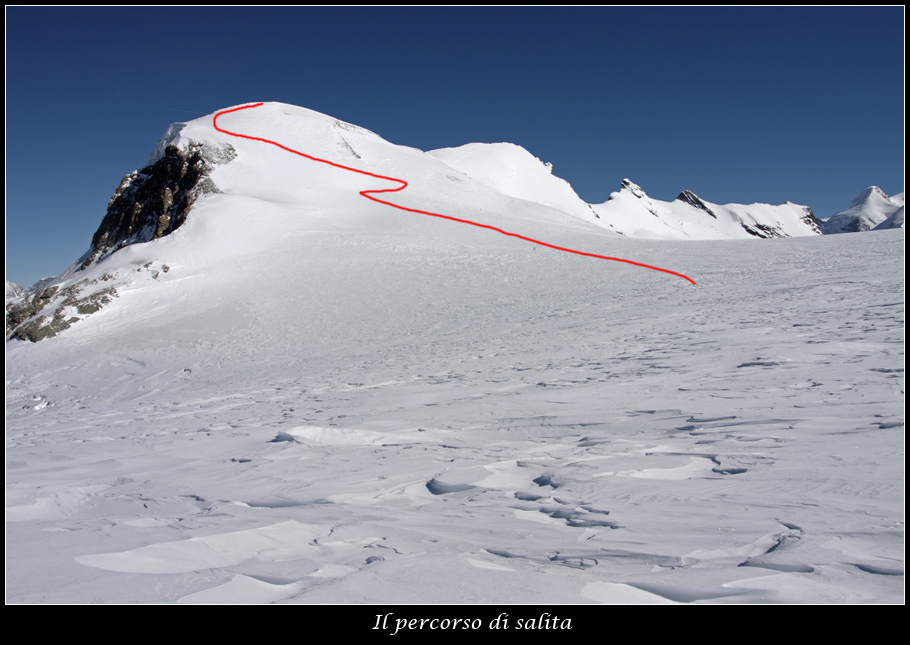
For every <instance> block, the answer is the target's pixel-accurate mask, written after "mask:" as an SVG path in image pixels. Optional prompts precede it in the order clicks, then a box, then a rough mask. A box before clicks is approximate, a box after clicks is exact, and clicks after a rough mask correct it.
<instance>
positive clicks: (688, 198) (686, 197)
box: [676, 190, 717, 219]
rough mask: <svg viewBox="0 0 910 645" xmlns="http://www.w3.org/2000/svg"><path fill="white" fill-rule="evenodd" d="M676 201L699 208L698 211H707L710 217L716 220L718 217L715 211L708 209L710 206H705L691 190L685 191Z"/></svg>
mask: <svg viewBox="0 0 910 645" xmlns="http://www.w3.org/2000/svg"><path fill="white" fill-rule="evenodd" d="M676 199H677V200H679V201H681V202H685V203H687V204H688V205H689V206H694V207H695V208H697V209H699V210H703V211H705V212H706V213H707V214H708V215H710V216H711V217H713V218H714V219H717V215H715V214H714V211H712V210H711V209H710V208H708V205H707V204H705V203H704V202H703V201H702V200H701V199H700V198H699V196H698V195H696V194H695V193H693V192H692V191H690V190H684V191H682V192H681V193H680V194H679V196H678V197H677V198H676Z"/></svg>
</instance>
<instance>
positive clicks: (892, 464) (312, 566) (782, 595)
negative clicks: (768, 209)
mask: <svg viewBox="0 0 910 645" xmlns="http://www.w3.org/2000/svg"><path fill="white" fill-rule="evenodd" d="M345 136H346V137H350V139H349V143H350V145H351V146H352V147H353V148H354V149H355V150H356V151H357V153H358V154H360V155H362V156H363V157H364V158H367V157H369V156H370V155H371V154H372V153H371V150H370V147H369V145H368V143H366V139H358V138H357V136H358V135H357V134H356V133H351V132H348V131H345ZM364 136H366V135H364ZM238 153H239V155H241V156H242V155H243V154H245V151H244V150H241V149H240V147H238ZM240 158H241V157H240V156H239V157H238V161H239V160H240ZM234 165H235V164H234V163H231V164H228V165H226V166H224V167H223V170H224V171H225V172H230V169H231V167H232V166H234ZM442 181H443V182H444V181H447V180H444V179H443V180H442ZM219 185H220V184H219ZM225 185H229V182H226V183H225ZM440 185H444V184H443V183H441V184H440ZM345 188H346V189H348V188H349V186H345ZM355 197H356V194H355ZM358 199H360V198H358ZM227 200H228V195H221V196H217V195H216V196H214V197H212V198H211V199H207V200H206V203H207V204H209V205H208V206H206V205H205V204H204V205H203V206H202V207H201V208H202V211H201V212H200V217H198V218H197V219H196V222H195V223H194V222H193V221H192V220H190V221H188V222H187V223H186V225H185V226H184V227H183V228H181V229H180V231H177V232H175V234H174V235H172V236H169V238H167V239H170V238H174V239H173V240H172V241H170V242H165V241H160V249H165V250H167V253H168V254H169V255H171V256H173V257H176V258H179V259H181V262H172V263H171V270H170V271H169V272H167V273H166V274H164V273H162V274H161V275H160V276H159V277H158V278H157V279H146V278H144V277H143V276H145V273H136V272H135V271H134V273H135V275H136V276H137V278H136V280H137V281H136V282H134V283H130V284H126V285H124V288H123V289H122V290H121V293H120V297H118V298H117V299H115V300H114V301H113V302H111V303H110V304H109V305H108V306H107V307H106V308H105V309H103V310H101V311H99V312H98V313H96V314H93V315H92V316H91V317H90V318H88V319H87V320H86V321H85V322H83V323H81V324H80V325H77V326H74V327H73V328H72V329H70V330H68V331H67V334H62V335H60V336H57V337H55V338H50V339H47V340H46V341H43V342H42V343H38V344H31V343H18V344H14V345H11V346H9V347H8V350H7V397H6V403H7V407H6V425H7V439H6V456H7V462H6V467H7V484H6V500H7V501H6V504H7V508H6V514H7V515H6V516H7V544H6V547H7V561H6V568H7V601H8V602H14V603H25V602H38V603H51V602H79V603H89V602H118V603H128V602H144V603H150V602H165V603H168V602H184V603H193V602H203V603H211V602H254V603H332V602H345V603H360V602H366V603H398V602H400V603H424V602H429V603H437V602H445V603H466V602H472V603H536V604H541V603H542V604H556V603H615V602H635V603H650V602H654V603H799V602H811V603H822V602H824V603H901V602H903V601H904V591H903V588H904V555H903V553H904V529H903V516H904V496H903V443H904V416H903V415H904V412H903V404H904V389H903V388H904V386H903V380H904V372H903V364H904V358H903V346H904V331H903V330H904V304H903V302H904V295H903V290H904V279H903V261H904V260H903V241H904V240H903V232H902V231H899V230H898V231H881V232H869V233H865V234H864V235H861V236H849V235H843V236H831V237H806V238H794V239H778V240H766V241H762V242H753V241H726V242H697V241H689V242H667V241H660V242H649V241H641V240H638V241H636V240H618V241H614V242H613V244H614V245H616V247H617V248H621V249H622V251H623V252H624V253H629V254H631V255H632V256H634V257H659V258H661V260H662V261H664V262H665V263H666V264H667V265H669V266H679V267H681V268H682V269H684V270H685V271H686V272H690V273H692V274H693V275H698V276H699V286H698V288H691V289H690V288H682V289H681V288H679V287H678V286H677V285H676V284H673V283H671V282H669V281H668V280H666V279H665V278H663V277H662V276H659V275H657V274H655V273H654V272H650V271H641V270H639V269H637V268H636V267H632V266H623V265H618V264H617V265H611V266H610V270H595V269H593V268H592V264H591V263H590V262H588V261H587V260H586V259H585V258H579V257H575V256H570V255H568V254H551V257H547V258H546V259H545V260H544V259H541V254H542V253H543V251H542V250H538V251H534V250H532V248H531V247H530V245H526V244H517V243H514V242H512V241H511V240H509V239H507V238H504V237H502V236H488V235H484V234H483V232H482V231H477V232H473V231H464V232H461V233H459V235H461V236H460V237H459V236H452V237H451V238H450V239H440V238H439V236H438V232H437V231H436V230H435V226H432V225H435V222H427V223H425V222H423V221H422V220H426V219H427V218H421V217H420V216H417V215H413V218H414V219H412V220H409V221H407V222H398V223H390V224H389V226H390V228H377V229H375V230H373V232H372V233H371V234H369V235H367V234H364V233H363V232H361V233H360V234H356V235H352V234H351V231H350V229H344V230H343V231H341V232H339V231H337V230H335V229H333V228H332V222H333V221H334V220H330V219H325V220H322V221H321V225H320V226H321V228H320V227H314V226H312V225H310V228H306V227H304V226H303V225H299V224H295V223H297V222H300V218H299V211H296V210H294V209H288V210H282V209H278V210H274V207H269V208H271V209H272V210H267V209H265V208H264V207H261V206H260V205H257V204H258V202H256V201H255V200H248V201H244V202H243V203H244V204H245V205H246V206H248V207H249V208H250V209H257V208H261V210H258V211H256V212H257V213H260V214H261V217H262V218H264V222H265V223H267V224H269V225H270V226H271V227H273V228H274V227H276V226H277V227H280V228H281V230H283V231H284V232H285V234H284V235H282V236H281V237H279V238H277V239H272V238H268V239H269V244H267V245H265V244H263V245H262V246H261V247H260V246H259V244H260V243H261V240H263V239H266V238H267V236H268V235H269V232H268V230H265V228H267V227H264V229H263V230H260V231H252V232H251V233H249V234H248V235H247V236H245V237H244V239H243V242H244V243H241V241H240V240H238V239H237V238H236V237H234V236H233V234H232V233H231V231H233V230H234V225H235V223H236V222H237V221H239V219H237V218H236V217H234V216H233V215H232V213H231V212H230V211H225V210H217V209H215V208H214V206H213V204H214V205H215V206H217V205H218V204H222V205H223V204H226V203H228V201H227ZM361 201H363V200H361ZM209 209H211V210H209ZM712 209H713V206H712ZM535 212H536V211H535ZM216 214H217V216H216ZM370 216H371V215H370ZM707 216H708V215H706V217H707ZM402 217H405V218H406V217H409V216H408V215H404V214H403V215H402ZM363 220H364V221H369V216H367V215H364V216H363ZM382 221H383V222H386V221H387V220H382ZM399 225H400V226H402V227H403V230H406V231H407V235H405V233H403V232H400V231H399V229H398V228H396V227H397V226H399ZM422 225H423V226H422ZM295 226H299V228H295ZM282 227H283V228H282ZM462 228H466V227H462ZM201 229H204V230H205V231H206V232H207V233H208V234H209V237H206V238H202V237H199V236H198V235H197V233H198V232H199V231H200V230H201ZM575 230H576V229H570V232H568V233H567V232H563V233H562V235H564V239H565V240H566V241H567V242H580V243H584V241H585V240H586V239H587V238H585V237H584V236H583V235H582V234H581V233H572V232H571V231H575ZM579 236H581V237H579ZM493 237H496V238H502V239H495V240H494V239H490V238H493ZM210 238H213V239H215V240H217V241H219V242H220V243H222V245H223V243H225V241H230V242H232V243H233V244H234V246H233V248H234V249H235V250H236V255H235V256H234V257H235V261H234V262H233V263H232V262H228V261H225V260H224V259H223V258H222V256H220V255H217V253H216V252H215V250H213V248H212V247H208V246H206V244H204V243H200V240H202V239H210ZM182 244H186V245H187V246H186V248H191V249H193V252H194V253H195V255H192V254H190V253H188V252H186V253H182V252H181V251H182V249H183V247H182V246H181V245H182ZM131 248H133V247H131ZM219 248H220V247H219ZM260 248H266V249H268V250H269V252H268V253H264V252H263V253H260V251H259V249H260ZM124 251H128V253H127V254H126V256H124V257H129V258H131V261H135V262H140V261H143V260H145V257H144V256H143V255H142V253H144V252H145V251H143V249H142V248H139V247H138V246H137V247H136V248H134V250H133V251H129V250H128V249H124V250H123V251H120V252H118V254H117V255H119V254H121V253H124ZM130 254H132V255H130ZM117 255H115V256H114V257H117ZM162 259H169V258H162ZM278 259H280V260H281V261H278ZM241 260H242V261H241ZM605 264H606V263H600V264H599V265H597V266H601V267H602V266H603V265H605ZM138 266H139V267H141V266H143V265H142V264H139V265H138ZM200 267H203V268H206V270H205V271H202V270H201V268H200ZM212 267H214V268H216V269H217V270H212ZM139 278H142V280H139Z"/></svg>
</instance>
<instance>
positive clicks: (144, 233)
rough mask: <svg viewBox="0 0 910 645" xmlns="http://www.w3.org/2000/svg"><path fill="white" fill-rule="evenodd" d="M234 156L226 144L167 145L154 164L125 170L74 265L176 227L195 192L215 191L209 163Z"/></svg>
mask: <svg viewBox="0 0 910 645" xmlns="http://www.w3.org/2000/svg"><path fill="white" fill-rule="evenodd" d="M236 156H237V153H236V152H235V151H234V148H233V147H231V146H230V145H227V144H224V145H222V146H205V145H203V144H201V143H190V144H188V145H187V146H186V147H183V148H181V147H177V146H173V145H169V146H167V147H166V148H165V149H164V154H163V155H162V156H160V158H158V159H157V160H156V161H155V162H154V163H152V164H150V165H148V166H146V167H145V168H143V169H142V170H140V171H133V172H131V173H130V174H128V175H127V176H126V177H124V178H123V180H122V181H121V182H120V185H119V186H118V187H117V192H115V193H114V196H113V197H111V199H110V201H109V202H108V207H107V214H106V215H105V216H104V219H103V220H102V221H101V226H99V227H98V230H97V231H96V232H95V235H94V236H93V237H92V245H91V248H90V249H89V251H88V253H86V255H85V257H84V258H83V260H82V264H81V265H80V267H79V269H80V270H83V269H85V268H87V267H88V266H89V265H91V264H92V263H94V262H96V261H98V260H100V259H101V258H103V257H105V256H106V255H108V254H110V253H113V252H114V251H117V250H118V249H121V248H123V247H124V246H127V245H129V244H136V243H138V242H150V241H151V240H155V239H158V238H159V237H164V236H165V235H169V234H171V233H173V232H174V231H175V230H177V229H178V228H180V226H181V225H182V224H183V223H184V222H185V221H186V218H187V215H188V214H189V211H190V209H191V208H192V206H193V204H194V203H195V201H196V200H197V199H198V198H199V197H200V196H201V195H203V194H205V193H217V192H220V191H219V190H218V187H217V186H215V184H214V182H212V180H211V178H210V177H209V175H210V174H211V172H212V170H213V169H214V167H215V166H216V165H217V164H224V163H228V162H230V161H231V160H232V159H234V158H235V157H236ZM153 158H154V155H153Z"/></svg>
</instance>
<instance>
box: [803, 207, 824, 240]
mask: <svg viewBox="0 0 910 645" xmlns="http://www.w3.org/2000/svg"><path fill="white" fill-rule="evenodd" d="M803 210H804V211H806V214H805V215H803V217H802V220H803V221H804V222H805V223H806V225H807V226H809V227H811V228H812V230H814V231H815V232H816V233H818V234H819V235H822V223H821V222H820V221H819V220H818V219H817V218H816V217H815V213H813V212H812V209H811V208H809V207H808V206H803Z"/></svg>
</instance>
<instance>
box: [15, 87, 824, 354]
mask: <svg viewBox="0 0 910 645" xmlns="http://www.w3.org/2000/svg"><path fill="white" fill-rule="evenodd" d="M221 115H222V116H221V117H220V118H221V123H222V124H227V125H226V127H227V130H225V129H224V128H219V127H216V126H215V119H214V115H212V116H209V117H205V118H202V119H197V120H195V121H191V122H188V123H175V124H173V125H171V126H170V127H169V128H168V130H167V132H166V133H165V135H164V136H163V137H162V139H161V140H160V141H159V142H158V143H157V145H156V146H155V149H154V151H153V153H152V155H151V157H150V158H149V161H148V164H147V166H146V167H144V168H143V169H142V170H139V171H134V172H131V173H129V174H128V175H126V176H125V177H124V178H123V180H122V181H121V183H120V185H119V186H118V188H117V190H116V192H115V194H114V195H113V197H111V200H110V202H109V204H108V209H107V213H106V214H105V216H104V218H103V220H102V222H101V225H100V226H99V228H98V230H97V231H96V232H95V234H94V236H93V237H92V241H91V245H90V248H89V249H88V251H86V253H85V254H84V255H83V256H82V257H81V258H79V260H78V261H77V262H76V263H75V264H74V265H73V266H72V267H71V268H70V269H69V270H68V271H66V272H65V273H64V274H63V275H62V276H60V278H59V279H56V280H53V281H52V283H51V284H49V285H44V286H43V287H46V288H41V289H35V290H34V293H31V294H29V295H28V297H27V298H20V299H19V300H18V301H15V302H13V303H12V304H11V305H9V306H8V307H7V310H8V316H7V338H11V337H13V338H19V339H27V340H32V341H35V340H40V339H43V338H47V337H51V336H54V335H56V334H57V333H60V332H61V331H63V330H65V329H68V328H69V327H71V326H72V325H73V324H75V323H76V322H79V321H81V320H83V319H84V318H85V316H87V315H90V314H93V313H95V312H96V311H98V309H99V308H100V307H102V306H104V305H105V304H107V303H108V302H110V301H111V299H113V298H115V297H116V296H117V294H118V293H119V292H120V291H121V290H123V289H124V288H126V289H129V288H132V287H130V286H128V283H129V282H130V280H132V279H133V278H135V276H131V277H130V280H126V276H127V275H128V274H129V271H127V270H125V269H124V268H123V263H124V262H126V263H127V264H130V263H133V262H136V261H137V260H135V259H134V257H139V256H142V257H143V258H146V259H145V260H144V261H143V262H142V263H141V266H140V267H139V271H138V273H141V272H142V270H143V269H148V272H149V275H151V276H153V279H157V278H158V276H160V275H162V274H163V273H166V272H167V271H168V270H169V269H170V267H171V266H175V265H179V264H183V263H186V262H187V261H188V258H192V262H193V263H197V266H198V270H199V271H209V270H212V271H214V270H215V267H216V266H217V265H219V264H220V263H224V262H227V263H233V264H236V263H237V262H239V261H240V258H239V257H238V255H237V254H238V253H240V254H241V255H242V254H243V253H244V252H247V251H248V252H251V253H256V254H263V253H269V250H268V249H269V247H270V245H271V244H272V241H273V240H274V239H275V238H280V237H282V236H285V235H298V234H302V233H300V231H304V230H305V231H312V230H324V229H325V228H329V229H332V230H334V231H341V230H344V231H348V232H349V233H350V234H351V235H352V236H357V235H359V234H364V233H368V232H376V231H387V232H391V231H396V232H397V233H402V234H403V233H404V232H405V228H403V227H406V228H407V229H408V230H409V231H410V230H415V231H417V230H420V231H424V230H425V231H426V234H427V235H430V236H434V235H440V236H442V237H444V238H446V239H449V240H450V241H453V242H454V241H455V240H456V239H459V238H461V237H463V236H464V235H466V236H467V238H468V239H470V240H473V239H474V236H475V235H476V232H475V231H468V230H467V229H464V228H463V227H461V228H454V229H453V227H452V225H451V224H447V225H443V226H444V227H445V228H442V229H440V228H439V227H440V225H441V222H439V221H435V222H430V221H427V220H425V219H424V220H419V221H416V222H413V223H411V220H412V219H413V218H411V217H410V216H409V215H407V216H403V213H402V211H401V210H397V211H395V210H390V209H389V207H388V206H387V205H383V204H381V203H380V204H375V203H373V204H371V203H370V202H369V201H367V200H365V199H364V196H361V194H360V191H361V190H363V189H364V188H373V187H375V190H378V191H381V192H389V191H397V190H399V188H400V186H399V185H393V187H391V188H390V187H389V181H390V178H392V179H391V181H392V182H399V178H403V180H404V181H406V182H407V183H408V185H407V188H406V189H405V190H404V191H402V192H400V193H399V194H397V195H394V198H393V201H394V203H395V204H396V205H398V206H401V207H402V208H405V209H412V212H415V211H416V212H423V213H425V214H427V213H435V214H439V215H441V216H443V217H451V216H452V214H453V213H456V214H458V216H459V218H460V219H462V220H467V221H470V222H474V223H476V224H478V225H480V226H482V227H485V228H486V229H487V230H490V229H493V230H495V231H497V232H500V233H501V232H506V233H507V234H514V235H515V236H516V237H519V238H524V239H525V240H529V239H530V240H535V241H536V240H539V241H542V242H545V243H546V244H550V245H555V246H560V244H559V240H560V239H561V236H562V235H564V234H565V233H567V232H569V231H572V232H575V233H582V232H583V233H584V234H585V236H586V237H587V238H589V239H591V240H592V246H591V247H589V248H587V249H586V250H584V251H583V252H585V253H595V254H596V252H595V251H594V250H593V249H594V248H595V247H597V246H602V245H604V244H605V243H607V242H608V241H609V239H610V237H611V236H616V235H622V236H625V237H633V238H637V237H642V238H658V239H692V240H698V239H735V238H753V237H764V238H768V237H789V236H802V235H817V234H819V229H818V226H817V223H816V222H815V219H814V218H813V216H812V213H811V210H809V209H808V208H807V207H803V206H797V205H795V204H785V205H782V206H770V205H766V204H753V205H750V206H745V205H736V204H729V205H726V206H719V205H716V204H711V203H709V202H706V201H703V200H701V199H700V198H698V197H696V196H695V195H694V194H692V193H691V192H689V191H684V192H683V193H681V194H680V196H679V198H677V200H675V201H674V202H671V203H667V202H661V201H659V200H654V199H651V198H649V197H648V196H647V195H646V194H645V193H644V191H643V190H642V189H641V188H639V187H638V186H636V185H635V184H633V183H631V182H629V181H628V180H626V181H624V182H623V183H622V188H621V190H620V191H619V192H617V193H613V194H612V195H611V197H610V199H609V201H607V202H606V203H604V204H599V205H589V204H586V203H585V202H584V201H582V200H581V199H580V198H579V197H578V196H577V195H576V194H575V192H574V191H573V190H572V188H571V186H570V185H569V183H568V182H566V181H564V180H562V179H560V178H558V177H556V176H555V175H553V174H552V166H550V165H549V164H546V163H543V162H541V161H540V160H539V159H537V158H536V157H534V156H533V155H531V154H530V153H529V152H527V151H526V150H524V149H523V148H521V147H520V146H516V145H512V144H505V143H500V144H468V145H465V146H462V147H460V148H450V149H443V150H433V151H430V152H426V153H425V152H421V151H419V150H416V149H413V148H406V147H403V146H397V145H394V144H392V143H389V142H387V141H385V140H383V139H382V138H380V137H379V136H377V135H376V134H374V133H372V132H369V131H367V130H365V129H363V128H360V127H357V126H354V125H351V124H347V123H343V122H341V121H338V120H336V119H333V118H331V117H328V116H326V115H323V114H319V113H317V112H313V111H311V110H307V109H304V108H298V107H294V106H290V105H285V104H281V103H267V104H263V105H260V106H258V107H255V108H253V109H245V108H244V107H241V108H239V109H232V110H225V111H222V112H221ZM232 129H233V130H232ZM237 134H240V135H243V136H235V135H237ZM276 144H277V145H276ZM298 153H302V154H298ZM307 156H309V157H308V158H309V159H310V161H308V162H304V158H307ZM295 157H296V160H297V163H293V161H294V160H295ZM301 157H303V158H301ZM313 159H320V160H324V161H325V162H328V163H321V162H318V161H313ZM342 169H347V170H348V172H344V171H343V170H342ZM351 171H353V172H351ZM365 177H368V178H369V179H366V180H365ZM365 182H366V183H365ZM399 183H403V182H399ZM390 197H391V196H390ZM369 199H371V200H373V201H374V202H375V201H376V199H375V198H373V197H369ZM197 205H198V208H197ZM191 211H193V213H194V215H193V218H194V219H198V221H197V222H195V223H194V226H193V227H191V230H185V229H184V227H185V225H186V223H187V221H188V219H189V214H190V212H191ZM279 214H281V215H282V217H281V218H280V219H281V223H280V224H276V223H275V222H274V221H273V218H275V217H277V216H278V215H279ZM232 218H233V224H232V225H230V226H227V225H226V224H225V223H226V222H227V221H229V220H232ZM292 220H293V221H292ZM406 222H407V224H405V223H406ZM288 224H289V228H285V226H286V225H288ZM412 226H413V227H414V228H413V229H412V228H411V227H412ZM213 228H214V229H216V230H217V231H218V232H217V233H215V232H213ZM178 230H180V231H181V234H180V235H178V236H176V237H174V233H175V232H176V231H178ZM443 231H444V232H443ZM490 234H495V233H490ZM598 238H599V239H598ZM153 241H157V242H158V245H157V246H155V247H154V250H152V249H151V248H148V249H143V250H140V249H138V248H137V249H133V250H132V251H131V253H130V254H127V255H121V256H120V259H119V260H116V261H115V260H109V258H110V256H111V255H112V254H114V253H116V252H117V251H119V250H122V249H125V248H126V247H129V246H132V245H136V244H147V243H150V242H153ZM257 243H258V244H259V245H260V246H259V247H256V244H257ZM465 243H466V244H473V241H470V242H465ZM254 247H256V250H255V251H254V250H253V249H254ZM203 258H204V260H203ZM645 264H647V263H645ZM203 265H206V267H207V268H203ZM102 266H103V267H104V268H98V267H102ZM96 268H98V270H94V269H96Z"/></svg>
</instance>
